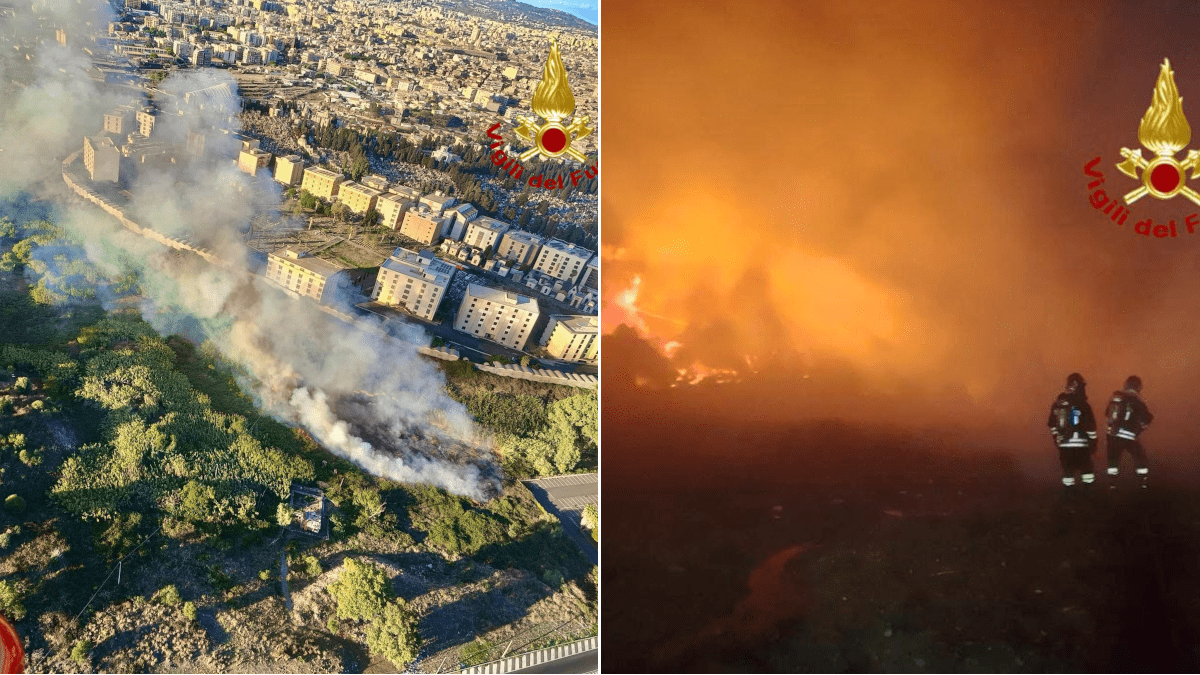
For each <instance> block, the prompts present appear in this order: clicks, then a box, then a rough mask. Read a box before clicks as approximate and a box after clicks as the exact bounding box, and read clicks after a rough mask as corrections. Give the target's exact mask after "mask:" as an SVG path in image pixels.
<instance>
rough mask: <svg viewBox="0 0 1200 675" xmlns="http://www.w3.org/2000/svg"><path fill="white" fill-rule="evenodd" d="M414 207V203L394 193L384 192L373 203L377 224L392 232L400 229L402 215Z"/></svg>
mask: <svg viewBox="0 0 1200 675" xmlns="http://www.w3.org/2000/svg"><path fill="white" fill-rule="evenodd" d="M415 205H416V202H415V201H412V200H408V199H405V198H404V197H403V196H401V195H398V194H396V193H395V192H385V193H383V194H381V195H379V199H378V200H376V202H375V211H376V212H377V213H378V214H379V224H380V225H383V226H384V227H387V228H391V229H393V230H394V229H396V228H398V227H400V222H401V220H402V219H403V218H404V214H405V213H406V212H407V211H408V210H409V209H411V208H412V207H413V206H415Z"/></svg>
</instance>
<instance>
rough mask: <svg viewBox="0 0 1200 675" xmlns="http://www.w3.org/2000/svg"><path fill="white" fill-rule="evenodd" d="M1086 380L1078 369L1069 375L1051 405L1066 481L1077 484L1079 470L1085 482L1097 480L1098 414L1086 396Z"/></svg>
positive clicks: (1052, 431)
mask: <svg viewBox="0 0 1200 675" xmlns="http://www.w3.org/2000/svg"><path fill="white" fill-rule="evenodd" d="M1086 388H1087V382H1084V380H1083V376H1082V375H1080V374H1079V373H1071V374H1070V375H1069V376H1067V386H1066V389H1065V390H1064V391H1063V392H1062V393H1061V394H1059V395H1058V398H1056V399H1054V404H1053V405H1052V406H1050V419H1049V421H1048V422H1047V425H1048V426H1049V427H1050V433H1051V434H1053V436H1054V444H1055V445H1057V446H1058V458H1059V461H1060V462H1061V463H1062V470H1063V477H1062V482H1063V485H1064V486H1066V487H1068V488H1071V487H1074V486H1075V474H1076V473H1079V474H1081V475H1080V478H1081V479H1082V480H1083V483H1084V485H1091V484H1092V483H1094V482H1096V469H1095V465H1094V464H1093V462H1092V453H1094V452H1095V451H1096V418H1095V416H1094V415H1093V414H1092V406H1091V404H1089V403H1088V400H1087V389H1086Z"/></svg>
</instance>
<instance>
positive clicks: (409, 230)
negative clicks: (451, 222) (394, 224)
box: [400, 206, 446, 244]
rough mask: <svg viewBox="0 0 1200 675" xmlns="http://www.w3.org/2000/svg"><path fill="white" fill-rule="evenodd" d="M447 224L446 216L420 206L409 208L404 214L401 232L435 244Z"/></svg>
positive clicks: (412, 237) (425, 242) (409, 236)
mask: <svg viewBox="0 0 1200 675" xmlns="http://www.w3.org/2000/svg"><path fill="white" fill-rule="evenodd" d="M445 224H446V219H445V218H443V217H442V216H440V215H438V214H437V213H435V212H433V211H430V210H429V209H427V208H422V207H421V206H418V207H417V208H413V209H409V210H408V211H407V212H406V213H405V214H404V221H403V222H402V223H401V225H400V234H402V235H404V236H406V237H408V238H409V239H414V240H416V241H419V242H421V243H422V244H435V243H437V241H438V239H440V238H441V233H442V227H443V226H444V225H445Z"/></svg>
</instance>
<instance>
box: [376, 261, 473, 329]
mask: <svg viewBox="0 0 1200 675" xmlns="http://www.w3.org/2000/svg"><path fill="white" fill-rule="evenodd" d="M453 276H454V267H453V266H452V265H449V264H447V263H444V262H442V261H441V260H438V259H437V258H435V257H433V256H432V255H431V254H429V253H424V252H422V253H417V252H416V251H412V250H409V249H406V248H398V249H396V250H395V251H393V252H392V255H391V257H389V258H388V259H387V260H385V261H383V264H382V265H380V266H379V276H377V277H376V278H375V289H374V290H372V291H371V299H372V300H375V301H377V302H381V303H383V304H385V305H396V306H399V307H403V308H404V309H405V310H407V311H408V312H410V313H412V314H413V315H414V316H417V317H420V318H422V319H425V320H426V321H431V320H432V319H433V315H434V313H435V312H437V308H438V304H440V303H441V301H442V297H443V296H444V295H445V294H446V289H447V288H448V287H449V286H450V279H451V278H452V277H453Z"/></svg>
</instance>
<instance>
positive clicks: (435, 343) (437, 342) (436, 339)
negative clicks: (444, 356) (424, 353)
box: [429, 335, 446, 349]
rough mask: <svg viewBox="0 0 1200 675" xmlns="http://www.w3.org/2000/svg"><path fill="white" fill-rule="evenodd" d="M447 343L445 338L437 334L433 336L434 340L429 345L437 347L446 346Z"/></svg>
mask: <svg viewBox="0 0 1200 675" xmlns="http://www.w3.org/2000/svg"><path fill="white" fill-rule="evenodd" d="M445 344H446V341H445V340H443V339H442V338H440V337H437V336H436V335H435V336H434V338H433V341H432V342H430V343H429V346H430V347H433V348H434V349H437V348H438V347H441V346H444V345H445Z"/></svg>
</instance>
